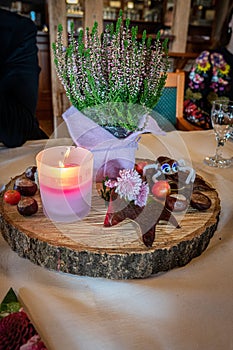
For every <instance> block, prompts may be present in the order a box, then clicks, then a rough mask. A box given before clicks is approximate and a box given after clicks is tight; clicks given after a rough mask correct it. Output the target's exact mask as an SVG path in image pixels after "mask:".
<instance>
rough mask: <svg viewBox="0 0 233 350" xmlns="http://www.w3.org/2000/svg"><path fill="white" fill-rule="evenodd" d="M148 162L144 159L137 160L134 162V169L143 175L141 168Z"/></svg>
mask: <svg viewBox="0 0 233 350" xmlns="http://www.w3.org/2000/svg"><path fill="white" fill-rule="evenodd" d="M147 164H148V163H147V162H146V161H142V162H138V163H136V164H135V170H136V171H137V172H138V173H139V174H140V175H143V169H144V167H145V166H146V165H147Z"/></svg>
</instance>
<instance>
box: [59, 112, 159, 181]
mask: <svg viewBox="0 0 233 350" xmlns="http://www.w3.org/2000/svg"><path fill="white" fill-rule="evenodd" d="M143 118H144V117H142V119H143ZM63 119H64V121H65V123H66V125H67V128H68V131H69V133H70V136H71V137H72V140H73V142H74V143H75V144H76V145H77V146H79V147H84V148H87V149H88V150H90V151H91V152H92V153H93V154H94V169H93V176H94V177H93V179H94V181H97V182H100V181H102V180H104V179H105V178H106V177H109V178H115V177H117V175H118V174H119V170H120V169H132V168H133V167H134V164H135V151H136V149H137V147H138V142H139V136H140V134H142V133H144V132H153V133H155V134H164V132H163V131H162V130H161V129H160V128H159V127H158V125H157V123H156V122H155V120H154V119H152V118H150V117H149V118H148V117H147V119H148V121H147V124H146V127H144V128H143V130H140V131H136V132H132V133H131V134H130V135H129V136H127V137H126V138H124V139H119V138H117V137H115V136H114V135H113V134H112V133H110V132H109V131H107V130H106V129H105V128H103V127H101V126H99V125H98V124H96V123H95V122H94V121H93V120H91V119H89V118H88V117H86V116H85V115H84V114H83V113H81V112H80V111H79V110H77V109H76V108H75V107H73V106H72V107H70V108H69V109H68V110H67V111H66V112H65V113H64V114H63ZM142 123H143V124H142V125H144V124H145V123H144V121H142Z"/></svg>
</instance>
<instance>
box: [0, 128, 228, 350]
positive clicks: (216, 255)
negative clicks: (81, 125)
mask: <svg viewBox="0 0 233 350" xmlns="http://www.w3.org/2000/svg"><path fill="white" fill-rule="evenodd" d="M53 142H54V143H58V144H60V143H61V140H59V139H58V140H54V141H53ZM62 142H63V143H64V142H67V143H68V144H69V142H70V141H69V140H65V141H64V140H63V141H62ZM141 142H142V144H144V145H146V147H140V150H139V156H140V155H142V156H146V155H148V152H149V151H148V150H150V151H151V152H152V153H154V154H155V156H159V155H163V154H165V152H166V153H168V154H170V155H174V156H175V157H176V158H185V159H186V160H187V162H189V161H190V160H192V162H193V166H194V167H195V169H196V170H197V172H198V173H199V174H200V175H202V176H204V178H205V179H206V180H207V181H209V182H211V184H212V185H213V186H214V187H215V188H216V189H217V191H218V193H219V196H220V199H221V207H222V211H221V215H220V221H219V225H218V230H217V231H216V232H215V234H214V237H213V238H212V239H211V242H210V244H209V246H208V248H207V250H206V251H205V252H203V253H202V255H201V256H199V257H197V258H195V259H193V260H192V261H191V262H190V263H189V264H188V265H186V266H184V267H182V268H177V269H174V270H171V271H169V272H166V273H160V274H158V275H155V276H153V277H150V278H147V279H143V280H107V279H103V278H90V277H79V276H74V275H68V274H63V273H59V272H54V271H48V270H46V269H44V268H42V267H39V266H36V265H34V264H33V263H31V262H30V261H28V260H25V259H23V258H20V257H18V255H17V254H16V253H15V252H13V251H12V250H11V249H10V248H9V246H8V244H7V243H6V242H5V241H4V240H3V238H2V237H0V299H2V298H3V297H4V296H5V294H6V293H7V291H8V290H9V288H10V287H13V289H14V290H15V292H16V293H17V294H18V296H19V298H20V300H21V301H22V302H23V303H24V304H25V306H26V308H27V310H28V312H29V315H30V317H31V318H32V321H33V323H34V324H35V326H36V328H37V330H38V331H39V333H40V334H41V336H42V338H43V339H44V341H45V343H46V345H47V346H48V349H49V350H65V349H67V350H84V349H85V350H93V349H95V350H97V349H99V350H105V349H106V350H119V349H122V350H142V349H143V350H155V349H156V350H164V349H165V350H187V349H188V350H194V349H195V350H230V349H233V167H231V168H228V169H224V170H223V169H213V168H210V167H208V166H206V165H204V163H203V158H204V156H205V155H209V154H213V153H214V148H215V139H214V135H213V132H212V131H204V132H203V131H202V132H187V133H186V132H180V133H178V132H172V133H168V134H167V136H161V137H159V138H158V137H154V136H152V135H145V136H143V138H142V141H141ZM44 145H45V142H43V141H33V142H27V143H26V144H25V145H24V146H23V147H21V148H16V149H7V148H4V147H0V183H7V182H8V181H9V180H10V178H11V177H14V176H15V175H18V174H20V173H22V172H23V171H24V170H25V168H26V167H27V166H29V165H32V164H35V155H36V154H37V153H38V152H39V151H40V150H41V149H42V148H43V147H44ZM226 151H227V153H228V154H229V155H230V154H231V156H232V155H233V143H232V142H231V141H229V142H228V143H227V144H226ZM189 157H190V158H189Z"/></svg>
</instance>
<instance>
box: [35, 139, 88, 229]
mask: <svg viewBox="0 0 233 350" xmlns="http://www.w3.org/2000/svg"><path fill="white" fill-rule="evenodd" d="M36 162H37V169H38V178H39V186H40V194H41V201H42V204H43V209H44V213H45V215H46V216H48V217H49V218H50V219H51V220H53V221H60V222H73V221H77V220H81V219H83V218H84V217H85V216H86V215H87V214H88V213H89V211H90V207H91V194H92V176H93V154H92V153H91V152H90V151H88V150H86V149H84V148H81V147H73V146H72V147H67V146H58V147H51V148H47V149H45V150H43V151H41V152H40V153H38V154H37V156H36Z"/></svg>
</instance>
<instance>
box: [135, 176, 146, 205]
mask: <svg viewBox="0 0 233 350" xmlns="http://www.w3.org/2000/svg"><path fill="white" fill-rule="evenodd" d="M148 194H149V186H148V184H147V183H146V182H143V183H142V185H141V188H140V191H139V194H138V196H137V198H136V199H135V201H134V204H136V205H138V206H139V207H144V206H145V205H146V202H147V197H148Z"/></svg>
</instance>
